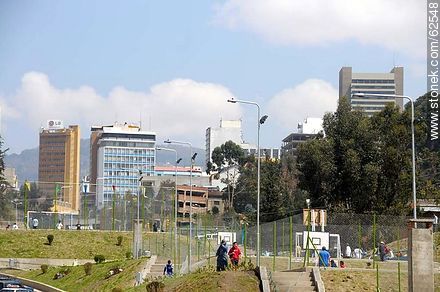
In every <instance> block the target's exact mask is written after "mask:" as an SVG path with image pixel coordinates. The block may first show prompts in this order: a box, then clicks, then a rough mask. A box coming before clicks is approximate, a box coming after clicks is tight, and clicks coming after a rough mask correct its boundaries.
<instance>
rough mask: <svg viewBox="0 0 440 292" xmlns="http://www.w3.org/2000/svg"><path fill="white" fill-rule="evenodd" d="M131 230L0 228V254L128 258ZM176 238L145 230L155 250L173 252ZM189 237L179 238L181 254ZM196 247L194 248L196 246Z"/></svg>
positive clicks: (146, 243) (146, 246)
mask: <svg viewBox="0 0 440 292" xmlns="http://www.w3.org/2000/svg"><path fill="white" fill-rule="evenodd" d="M49 234H53V235H54V240H53V243H52V245H48V244H47V242H48V241H47V235H49ZM118 236H122V237H123V240H122V245H121V246H117V245H116V243H117V237H118ZM132 239H133V233H132V232H111V231H88V230H81V231H78V230H8V231H6V230H1V231H0V258H11V257H13V258H62V259H93V257H94V256H95V255H96V254H103V255H104V256H105V258H106V259H125V253H126V252H127V251H131V249H132ZM173 244H174V241H173V239H172V238H170V234H169V233H144V235H143V246H144V249H145V250H151V252H152V254H157V255H162V256H168V257H169V256H171V257H172V255H173V253H172V246H173ZM187 247H188V246H187V238H186V236H181V238H180V250H181V252H180V254H181V256H182V257H184V256H185V255H186V253H187ZM193 250H194V251H195V249H193Z"/></svg>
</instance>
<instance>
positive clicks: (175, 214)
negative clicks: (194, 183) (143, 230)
mask: <svg viewBox="0 0 440 292" xmlns="http://www.w3.org/2000/svg"><path fill="white" fill-rule="evenodd" d="M156 150H158V151H161V150H162V151H171V152H174V153H175V154H176V160H175V166H174V167H175V169H174V170H175V171H174V264H176V253H177V245H178V244H177V208H178V205H177V201H178V199H177V164H179V162H180V161H181V160H182V158H179V159H177V150H176V149H171V148H161V147H156Z"/></svg>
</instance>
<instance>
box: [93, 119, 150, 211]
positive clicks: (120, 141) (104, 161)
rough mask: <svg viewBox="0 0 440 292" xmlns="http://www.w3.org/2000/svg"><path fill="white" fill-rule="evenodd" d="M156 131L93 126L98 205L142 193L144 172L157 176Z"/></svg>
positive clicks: (113, 126)
mask: <svg viewBox="0 0 440 292" xmlns="http://www.w3.org/2000/svg"><path fill="white" fill-rule="evenodd" d="M155 144H156V134H155V133H154V132H147V131H141V129H140V127H139V126H135V125H128V124H124V125H118V124H114V125H112V126H99V127H92V129H91V136H90V152H91V155H90V157H91V159H90V163H91V165H90V170H91V172H90V173H91V177H90V180H91V185H92V188H91V189H92V191H93V189H94V188H93V186H94V187H95V191H96V203H97V206H98V208H102V206H103V205H104V204H106V205H107V204H110V202H112V196H113V193H114V192H116V193H117V194H118V195H120V196H121V195H123V194H126V193H128V192H129V193H138V191H139V179H140V177H141V176H153V175H154V168H155V161H156V152H155Z"/></svg>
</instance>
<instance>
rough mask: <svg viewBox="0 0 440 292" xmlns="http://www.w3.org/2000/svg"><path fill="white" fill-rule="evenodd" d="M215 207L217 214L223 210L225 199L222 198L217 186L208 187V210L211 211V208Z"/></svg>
mask: <svg viewBox="0 0 440 292" xmlns="http://www.w3.org/2000/svg"><path fill="white" fill-rule="evenodd" d="M214 207H217V209H218V212H219V213H218V214H219V215H221V214H223V213H224V212H225V201H224V200H223V193H222V192H221V191H219V190H218V188H212V187H210V188H208V211H209V212H212V208H214Z"/></svg>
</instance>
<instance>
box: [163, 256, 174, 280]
mask: <svg viewBox="0 0 440 292" xmlns="http://www.w3.org/2000/svg"><path fill="white" fill-rule="evenodd" d="M163 274H164V275H167V276H168V277H171V276H173V264H172V263H171V260H168V263H167V264H166V265H165V267H164V268H163Z"/></svg>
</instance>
